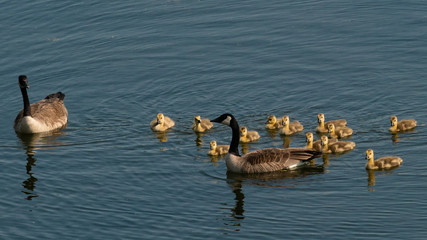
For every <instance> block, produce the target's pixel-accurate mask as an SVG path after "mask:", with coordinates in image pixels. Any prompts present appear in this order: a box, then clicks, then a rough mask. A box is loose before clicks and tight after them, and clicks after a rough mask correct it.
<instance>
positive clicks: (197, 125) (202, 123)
mask: <svg viewBox="0 0 427 240" xmlns="http://www.w3.org/2000/svg"><path fill="white" fill-rule="evenodd" d="M212 127H213V124H212V123H211V121H209V119H207V118H203V119H202V118H201V117H200V116H195V117H194V122H193V126H192V129H193V131H194V132H195V133H202V132H205V131H206V130H209V129H211V128H212Z"/></svg>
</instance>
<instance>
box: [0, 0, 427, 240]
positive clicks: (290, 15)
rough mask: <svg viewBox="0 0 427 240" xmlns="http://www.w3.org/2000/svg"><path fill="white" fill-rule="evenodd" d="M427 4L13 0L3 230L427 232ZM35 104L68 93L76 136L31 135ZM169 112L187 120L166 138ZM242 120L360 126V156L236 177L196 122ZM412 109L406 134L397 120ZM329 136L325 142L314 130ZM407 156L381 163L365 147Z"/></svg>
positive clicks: (1, 155) (274, 235)
mask: <svg viewBox="0 0 427 240" xmlns="http://www.w3.org/2000/svg"><path fill="white" fill-rule="evenodd" d="M426 12H427V4H426V3H424V2H422V1H411V2H396V1H382V2H372V1H358V2H354V3H344V2H342V1H300V2H294V1H286V2H284V1H262V2H260V1H245V2H241V1H191V0H187V1H179V0H175V1H170V0H169V1H163V0H156V1H142V2H137V1H125V2H120V3H119V2H111V3H107V2H105V1H91V2H87V3H80V2H75V1H59V2H56V1H37V2H34V1H24V2H23V1H20V2H9V1H7V2H6V1H3V2H2V8H1V10H0V13H1V14H0V30H1V33H2V34H1V37H0V40H1V43H2V44H3V45H2V51H1V52H0V66H1V67H0V75H1V76H2V84H1V85H0V93H1V94H2V97H3V101H2V104H1V106H0V115H1V116H2V118H1V120H0V173H1V174H0V189H1V191H2V195H1V197H0V212H1V213H2V214H1V216H0V225H1V228H0V238H1V239H170V238H179V239H200V238H215V239H218V238H221V239H222V238H228V239H247V238H262V239H278V238H287V239H301V238H304V239H319V238H324V239H361V238H364V239H391V238H394V239H422V238H424V236H425V235H426V234H427V230H426V229H425V224H426V222H427V214H426V212H427V211H426V210H427V202H426V200H425V199H426V198H427V194H426V193H425V189H426V187H427V183H426V182H427V181H426V180H427V174H426V170H427V168H426V166H425V164H424V163H425V160H426V154H425V146H426V143H427V142H426V140H425V139H427V138H426V137H427V133H426V125H425V122H426V121H427V114H426V111H425V109H426V107H427V101H426V99H427V81H426V80H425V78H426V77H427V67H426V62H427V44H426V41H425V39H427V14H426ZM20 74H26V75H27V76H28V79H29V84H30V86H31V88H30V89H29V96H30V101H31V102H36V101H38V100H40V99H42V98H44V97H45V96H46V95H48V94H50V93H53V92H57V91H62V92H64V93H65V94H66V98H65V104H66V106H67V109H68V112H69V123H68V126H67V128H66V129H64V130H62V131H60V132H59V133H55V134H44V135H35V136H31V137H21V136H18V135H16V134H15V132H14V131H13V128H12V125H13V120H14V118H15V116H16V114H17V113H18V112H19V111H20V109H22V97H21V95H20V92H19V88H18V86H17V78H18V75H20ZM158 112H163V113H164V114H165V115H167V116H170V117H171V118H173V119H174V120H175V122H176V125H175V127H174V128H173V129H172V130H171V131H169V132H167V133H166V134H163V135H162V134H154V133H153V132H152V131H151V130H150V128H149V122H150V121H151V120H152V119H154V118H155V116H156V114H157V113H158ZM224 112H230V113H232V114H233V115H234V116H236V118H237V119H238V121H239V123H240V125H246V126H248V128H249V129H250V130H257V131H258V132H259V133H260V135H261V139H260V140H259V141H258V142H256V143H253V144H248V145H247V146H246V147H247V149H249V150H250V151H252V150H256V149H261V148H268V147H287V146H291V147H302V146H304V145H305V137H304V133H301V134H297V135H295V136H291V137H289V138H281V137H280V136H279V135H278V134H277V133H276V134H275V133H271V132H267V131H266V130H265V129H264V122H265V121H266V119H267V116H268V115H270V114H275V115H276V116H279V117H280V116H282V115H285V114H287V115H290V117H291V121H292V120H299V121H300V122H301V123H302V124H303V125H304V128H305V131H314V128H315V126H316V115H317V113H319V112H323V113H325V115H326V118H327V120H328V119H336V118H345V119H346V120H347V122H348V125H349V126H350V127H351V128H353V130H354V132H355V134H354V135H353V136H352V137H351V138H350V140H351V141H354V142H356V144H357V146H356V149H354V150H353V151H351V152H349V153H346V154H343V155H332V154H330V155H329V156H325V157H324V158H323V159H322V158H319V159H317V160H316V162H314V163H312V164H311V165H308V166H305V167H303V168H302V169H299V170H296V171H289V172H280V173H271V174H263V175H251V176H241V175H236V174H230V173H227V170H226V166H225V162H224V158H210V157H208V156H207V151H208V149H209V141H211V140H214V139H215V140H217V141H218V142H219V143H220V144H227V143H229V141H230V138H231V132H230V130H229V129H228V128H227V127H226V126H222V125H215V126H214V129H213V130H211V131H210V132H208V133H206V134H203V135H201V136H197V135H196V134H194V133H193V132H192V130H191V124H192V120H193V117H194V116H195V115H201V116H202V118H210V119H212V118H215V117H218V116H219V115H220V114H222V113H224ZM391 115H397V116H398V118H399V119H408V118H414V119H416V120H417V121H418V126H417V128H416V129H415V130H414V131H411V132H408V133H400V134H399V135H397V136H392V135H391V134H390V133H389V132H388V128H389V118H390V116H391ZM316 137H317V136H316ZM368 148H373V149H374V150H375V155H376V156H377V157H380V156H386V155H397V156H400V157H402V158H403V160H404V162H403V165H402V166H401V167H400V168H397V169H394V170H391V171H380V172H367V171H366V170H365V168H364V166H365V161H366V160H365V159H364V152H365V150H366V149H368Z"/></svg>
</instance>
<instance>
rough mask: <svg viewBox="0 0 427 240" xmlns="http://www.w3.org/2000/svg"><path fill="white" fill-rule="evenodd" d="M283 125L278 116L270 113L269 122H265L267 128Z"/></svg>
mask: <svg viewBox="0 0 427 240" xmlns="http://www.w3.org/2000/svg"><path fill="white" fill-rule="evenodd" d="M281 127H282V124H281V123H280V122H279V121H277V119H276V116H274V115H270V116H268V118H267V122H265V128H267V129H279V128H281Z"/></svg>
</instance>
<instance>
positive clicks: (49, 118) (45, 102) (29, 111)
mask: <svg viewBox="0 0 427 240" xmlns="http://www.w3.org/2000/svg"><path fill="white" fill-rule="evenodd" d="M18 83H19V88H20V89H21V93H22V98H23V100H24V109H22V110H21V111H20V112H19V113H18V115H17V116H16V118H15V122H14V125H13V128H14V129H15V131H16V132H19V133H41V132H48V131H52V130H55V129H59V128H63V127H65V126H66V125H67V121H68V111H67V109H66V108H65V105H64V98H65V94H63V93H62V92H57V93H52V94H49V95H48V96H47V97H46V98H44V99H42V100H40V101H38V102H36V103H33V104H31V105H30V100H29V99H28V93H27V88H30V86H29V85H28V79H27V76H25V75H21V76H19V80H18Z"/></svg>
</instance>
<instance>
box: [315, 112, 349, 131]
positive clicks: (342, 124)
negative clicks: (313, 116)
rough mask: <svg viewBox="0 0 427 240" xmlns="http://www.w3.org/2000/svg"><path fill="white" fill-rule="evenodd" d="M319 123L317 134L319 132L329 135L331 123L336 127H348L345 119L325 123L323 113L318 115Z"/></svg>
mask: <svg viewBox="0 0 427 240" xmlns="http://www.w3.org/2000/svg"><path fill="white" fill-rule="evenodd" d="M317 123H318V125H317V127H316V132H318V133H327V132H328V128H327V126H328V124H330V123H333V124H334V125H335V126H336V127H339V126H340V127H345V126H347V121H346V120H345V119H338V120H329V121H327V122H325V114H323V113H319V114H317ZM325 126H326V127H325Z"/></svg>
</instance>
